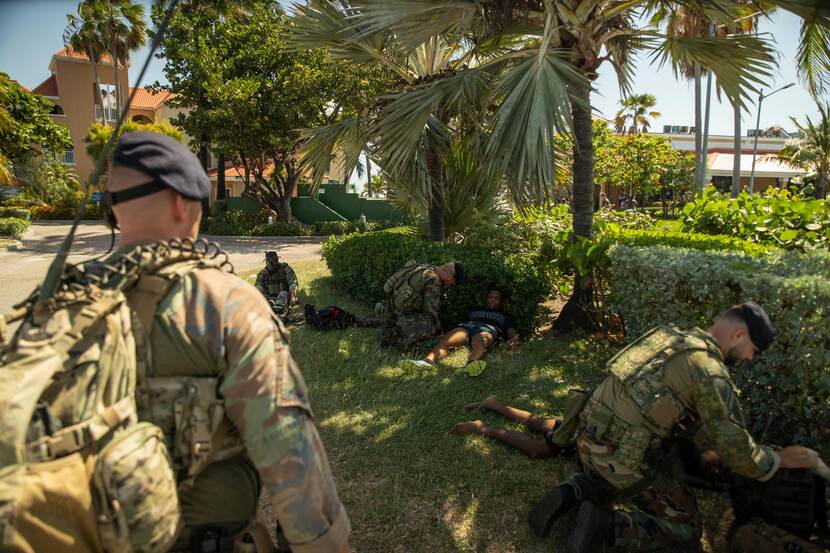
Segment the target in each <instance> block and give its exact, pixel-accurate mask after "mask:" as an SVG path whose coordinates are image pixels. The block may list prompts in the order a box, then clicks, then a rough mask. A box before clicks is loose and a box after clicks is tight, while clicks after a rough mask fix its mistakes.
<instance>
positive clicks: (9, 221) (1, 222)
mask: <svg viewBox="0 0 830 553" xmlns="http://www.w3.org/2000/svg"><path fill="white" fill-rule="evenodd" d="M27 228H29V221H27V220H26V219H20V218H18V217H5V218H2V219H0V236H10V237H12V238H20V236H22V235H23V233H24V232H26V229H27Z"/></svg>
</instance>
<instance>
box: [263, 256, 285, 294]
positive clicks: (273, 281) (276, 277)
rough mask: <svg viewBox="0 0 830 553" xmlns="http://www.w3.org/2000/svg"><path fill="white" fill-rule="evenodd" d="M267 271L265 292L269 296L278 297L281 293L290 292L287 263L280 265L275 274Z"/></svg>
mask: <svg viewBox="0 0 830 553" xmlns="http://www.w3.org/2000/svg"><path fill="white" fill-rule="evenodd" d="M264 271H265V292H266V293H267V294H268V295H269V296H277V295H279V293H280V292H287V291H288V278H287V277H286V275H285V263H280V264H279V266H278V267H277V271H276V272H275V273H273V274H272V273H269V272H268V269H264Z"/></svg>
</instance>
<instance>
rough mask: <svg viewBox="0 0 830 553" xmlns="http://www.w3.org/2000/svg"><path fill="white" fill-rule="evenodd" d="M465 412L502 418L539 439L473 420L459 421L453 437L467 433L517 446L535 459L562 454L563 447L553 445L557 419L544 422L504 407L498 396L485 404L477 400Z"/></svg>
mask: <svg viewBox="0 0 830 553" xmlns="http://www.w3.org/2000/svg"><path fill="white" fill-rule="evenodd" d="M465 408H466V409H483V410H486V411H492V412H493V413H496V414H497V415H501V416H502V417H504V418H506V419H507V420H511V421H513V422H517V423H519V424H522V425H524V426H525V427H526V428H527V429H528V430H530V431H531V432H534V433H536V434H541V436H540V437H538V438H537V437H535V436H533V435H531V434H529V433H527V432H516V431H515V430H506V429H504V428H498V427H495V426H489V425H487V424H485V423H484V422H483V421H480V420H474V421H470V422H459V423H458V424H456V425H455V426H453V427H452V428H451V429H450V434H457V435H459V436H463V435H465V434H481V435H482V436H487V437H488V438H494V439H496V440H498V441H500V442H502V443H503V444H507V445H509V446H510V447H514V448H516V449H518V450H519V451H521V452H522V453H524V454H525V455H527V456H528V457H533V458H543V457H553V456H555V455H559V454H560V453H561V452H562V448H560V447H559V446H557V445H556V444H554V443H553V432H554V430H556V427H557V426H558V425H559V420H558V419H545V418H542V417H537V416H536V415H534V414H533V413H530V412H529V411H522V410H521V409H517V408H515V407H511V406H509V405H505V404H503V403H502V402H501V401H499V400H498V398H497V397H496V396H494V395H493V396H490V397H488V398H487V399H485V400H484V401H477V402H475V403H470V404H468V405H465Z"/></svg>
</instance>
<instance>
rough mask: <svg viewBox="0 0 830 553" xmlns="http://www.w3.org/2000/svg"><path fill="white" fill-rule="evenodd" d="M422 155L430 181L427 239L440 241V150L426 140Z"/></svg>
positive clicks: (441, 216)
mask: <svg viewBox="0 0 830 553" xmlns="http://www.w3.org/2000/svg"><path fill="white" fill-rule="evenodd" d="M424 157H425V161H426V164H427V170H428V171H429V176H430V180H431V181H432V190H431V194H430V199H429V239H430V240H431V241H433V242H441V241H442V240H444V190H443V174H442V169H443V160H442V159H441V152H440V151H439V150H438V147H437V146H436V145H435V143H434V142H433V141H432V140H428V142H427V145H426V151H425V156H424Z"/></svg>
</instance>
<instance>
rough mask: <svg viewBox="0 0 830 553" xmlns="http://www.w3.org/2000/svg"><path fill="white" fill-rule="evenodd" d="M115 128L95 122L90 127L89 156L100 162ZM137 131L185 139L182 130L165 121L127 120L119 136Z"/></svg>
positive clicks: (86, 140) (87, 137) (88, 135)
mask: <svg viewBox="0 0 830 553" xmlns="http://www.w3.org/2000/svg"><path fill="white" fill-rule="evenodd" d="M113 130H114V127H112V126H111V125H102V124H100V123H93V124H92V125H91V126H90V127H89V130H88V131H87V133H86V136H84V142H85V143H86V152H87V153H88V154H89V157H91V158H92V160H93V161H94V162H95V163H98V160H99V159H100V157H101V154H102V153H103V152H104V148H105V147H106V145H107V143H108V142H109V139H110V137H111V136H112V132H113ZM135 131H143V132H156V133H159V134H165V135H167V136H170V137H172V138H175V139H176V140H178V141H179V142H183V141H184V136H183V135H182V131H181V130H179V129H178V128H177V127H174V126H173V125H171V124H169V123H166V122H164V121H161V122H158V123H146V124H144V123H136V122H135V121H130V120H125V121H124V123H123V124H122V125H121V127H120V128H119V129H118V136H119V137H120V136H121V135H122V134H124V133H125V132H135Z"/></svg>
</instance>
